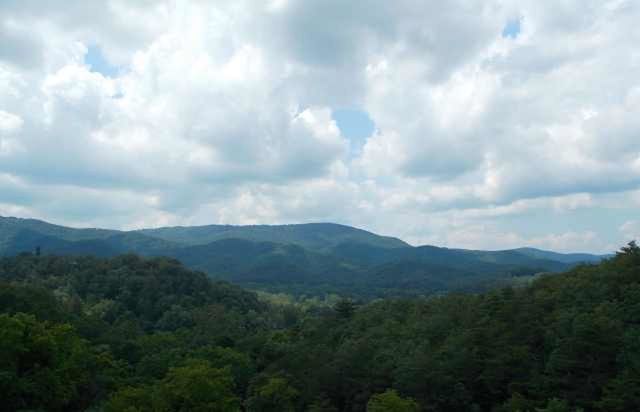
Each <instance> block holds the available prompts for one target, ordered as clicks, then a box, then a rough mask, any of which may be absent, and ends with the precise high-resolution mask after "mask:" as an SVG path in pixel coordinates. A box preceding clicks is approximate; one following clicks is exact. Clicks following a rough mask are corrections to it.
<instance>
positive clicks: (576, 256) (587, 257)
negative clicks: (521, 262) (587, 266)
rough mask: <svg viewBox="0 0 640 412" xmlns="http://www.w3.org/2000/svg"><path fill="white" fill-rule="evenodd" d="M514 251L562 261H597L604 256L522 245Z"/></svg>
mask: <svg viewBox="0 0 640 412" xmlns="http://www.w3.org/2000/svg"><path fill="white" fill-rule="evenodd" d="M515 251H516V252H518V253H520V254H523V255H526V256H529V257H533V258H536V259H548V260H555V261H558V262H564V263H598V262H600V261H601V260H602V258H603V257H605V256H600V255H591V254H588V253H557V252H550V251H547V250H540V249H535V248H532V247H522V248H518V249H515ZM610 256H611V255H607V256H606V257H610Z"/></svg>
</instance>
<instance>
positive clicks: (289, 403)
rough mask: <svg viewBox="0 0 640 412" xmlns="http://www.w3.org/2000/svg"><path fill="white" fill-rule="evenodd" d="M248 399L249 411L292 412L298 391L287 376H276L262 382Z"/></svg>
mask: <svg viewBox="0 0 640 412" xmlns="http://www.w3.org/2000/svg"><path fill="white" fill-rule="evenodd" d="M252 392H253V394H252V396H251V397H250V398H249V399H248V400H247V410H248V411H249V412H292V411H295V400H296V398H297V397H298V391H297V390H296V389H295V388H292V387H291V386H290V385H289V382H287V380H286V379H285V378H282V377H278V376H274V377H269V378H267V380H266V382H264V383H262V384H260V385H258V386H257V388H255V389H254V390H253V391H252Z"/></svg>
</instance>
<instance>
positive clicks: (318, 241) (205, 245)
mask: <svg viewBox="0 0 640 412" xmlns="http://www.w3.org/2000/svg"><path fill="white" fill-rule="evenodd" d="M0 239H1V241H0V256H3V255H4V256H13V255H16V254H19V253H22V252H35V251H36V249H37V250H39V251H40V253H43V254H47V255H95V256H103V257H110V256H117V255H120V254H124V253H136V254H139V255H143V256H168V257H172V258H176V259H179V260H180V261H182V262H183V263H184V264H185V265H187V266H188V267H190V268H193V269H197V270H201V271H203V272H205V273H207V274H208V275H210V276H211V277H213V278H216V279H221V280H227V281H230V282H233V283H236V284H239V285H243V286H246V287H251V288H255V289H262V290H267V291H271V292H287V293H292V294H295V295H319V296H322V295H325V294H327V293H338V294H341V295H352V296H357V297H361V298H366V299H370V298H376V297H385V296H408V295H414V296H415V295H425V294H433V293H442V292H447V291H454V290H467V291H479V290H485V289H486V288H488V287H493V286H495V285H496V284H504V283H509V282H510V281H511V279H513V278H515V277H522V276H530V275H535V274H536V273H541V272H558V271H563V270H566V269H568V268H570V267H572V266H573V265H575V264H577V262H579V261H591V262H593V261H598V260H599V259H601V257H599V256H595V255H563V254H559V253H553V252H545V251H540V250H533V249H514V250H506V251H496V252H493V251H477V250H464V249H448V248H440V247H435V246H418V247H413V246H410V245H408V244H406V243H404V242H402V241H401V240H399V239H395V238H390V237H385V236H378V235H376V234H374V233H371V232H367V231H364V230H360V229H356V228H352V227H348V226H344V225H336V224H329V223H317V224H302V225H280V226H266V225H263V226H221V225H212V226H196V227H172V228H159V229H143V230H136V231H115V230H104V229H73V228H67V227H63V226H57V225H52V224H49V223H46V222H42V221H38V220H33V219H16V218H0Z"/></svg>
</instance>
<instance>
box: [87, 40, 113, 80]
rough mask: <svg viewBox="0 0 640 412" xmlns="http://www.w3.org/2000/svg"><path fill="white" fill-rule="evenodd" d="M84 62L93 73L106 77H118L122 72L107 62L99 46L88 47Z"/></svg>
mask: <svg viewBox="0 0 640 412" xmlns="http://www.w3.org/2000/svg"><path fill="white" fill-rule="evenodd" d="M84 62H85V64H86V65H87V66H89V67H90V68H91V69H90V70H91V71H92V72H96V73H100V74H102V75H103V76H106V77H117V76H118V73H119V71H120V70H119V68H118V67H117V66H114V65H112V64H111V63H109V62H108V61H107V59H106V58H105V57H104V54H102V49H101V48H100V46H98V45H90V46H89V47H88V50H87V54H85V55H84Z"/></svg>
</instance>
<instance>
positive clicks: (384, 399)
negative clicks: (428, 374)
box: [367, 389, 420, 412]
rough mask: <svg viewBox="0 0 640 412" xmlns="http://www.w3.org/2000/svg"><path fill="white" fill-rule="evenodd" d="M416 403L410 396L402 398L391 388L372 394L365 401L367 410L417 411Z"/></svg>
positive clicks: (378, 411)
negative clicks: (367, 400) (366, 401)
mask: <svg viewBox="0 0 640 412" xmlns="http://www.w3.org/2000/svg"><path fill="white" fill-rule="evenodd" d="M419 410H420V409H419V407H418V404H417V403H416V401H414V400H413V399H411V398H403V397H401V396H400V395H398V392H396V391H395V390H393V389H387V390H386V391H385V392H383V393H379V394H377V395H373V396H372V397H371V399H369V402H368V403H367V412H417V411H419Z"/></svg>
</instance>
